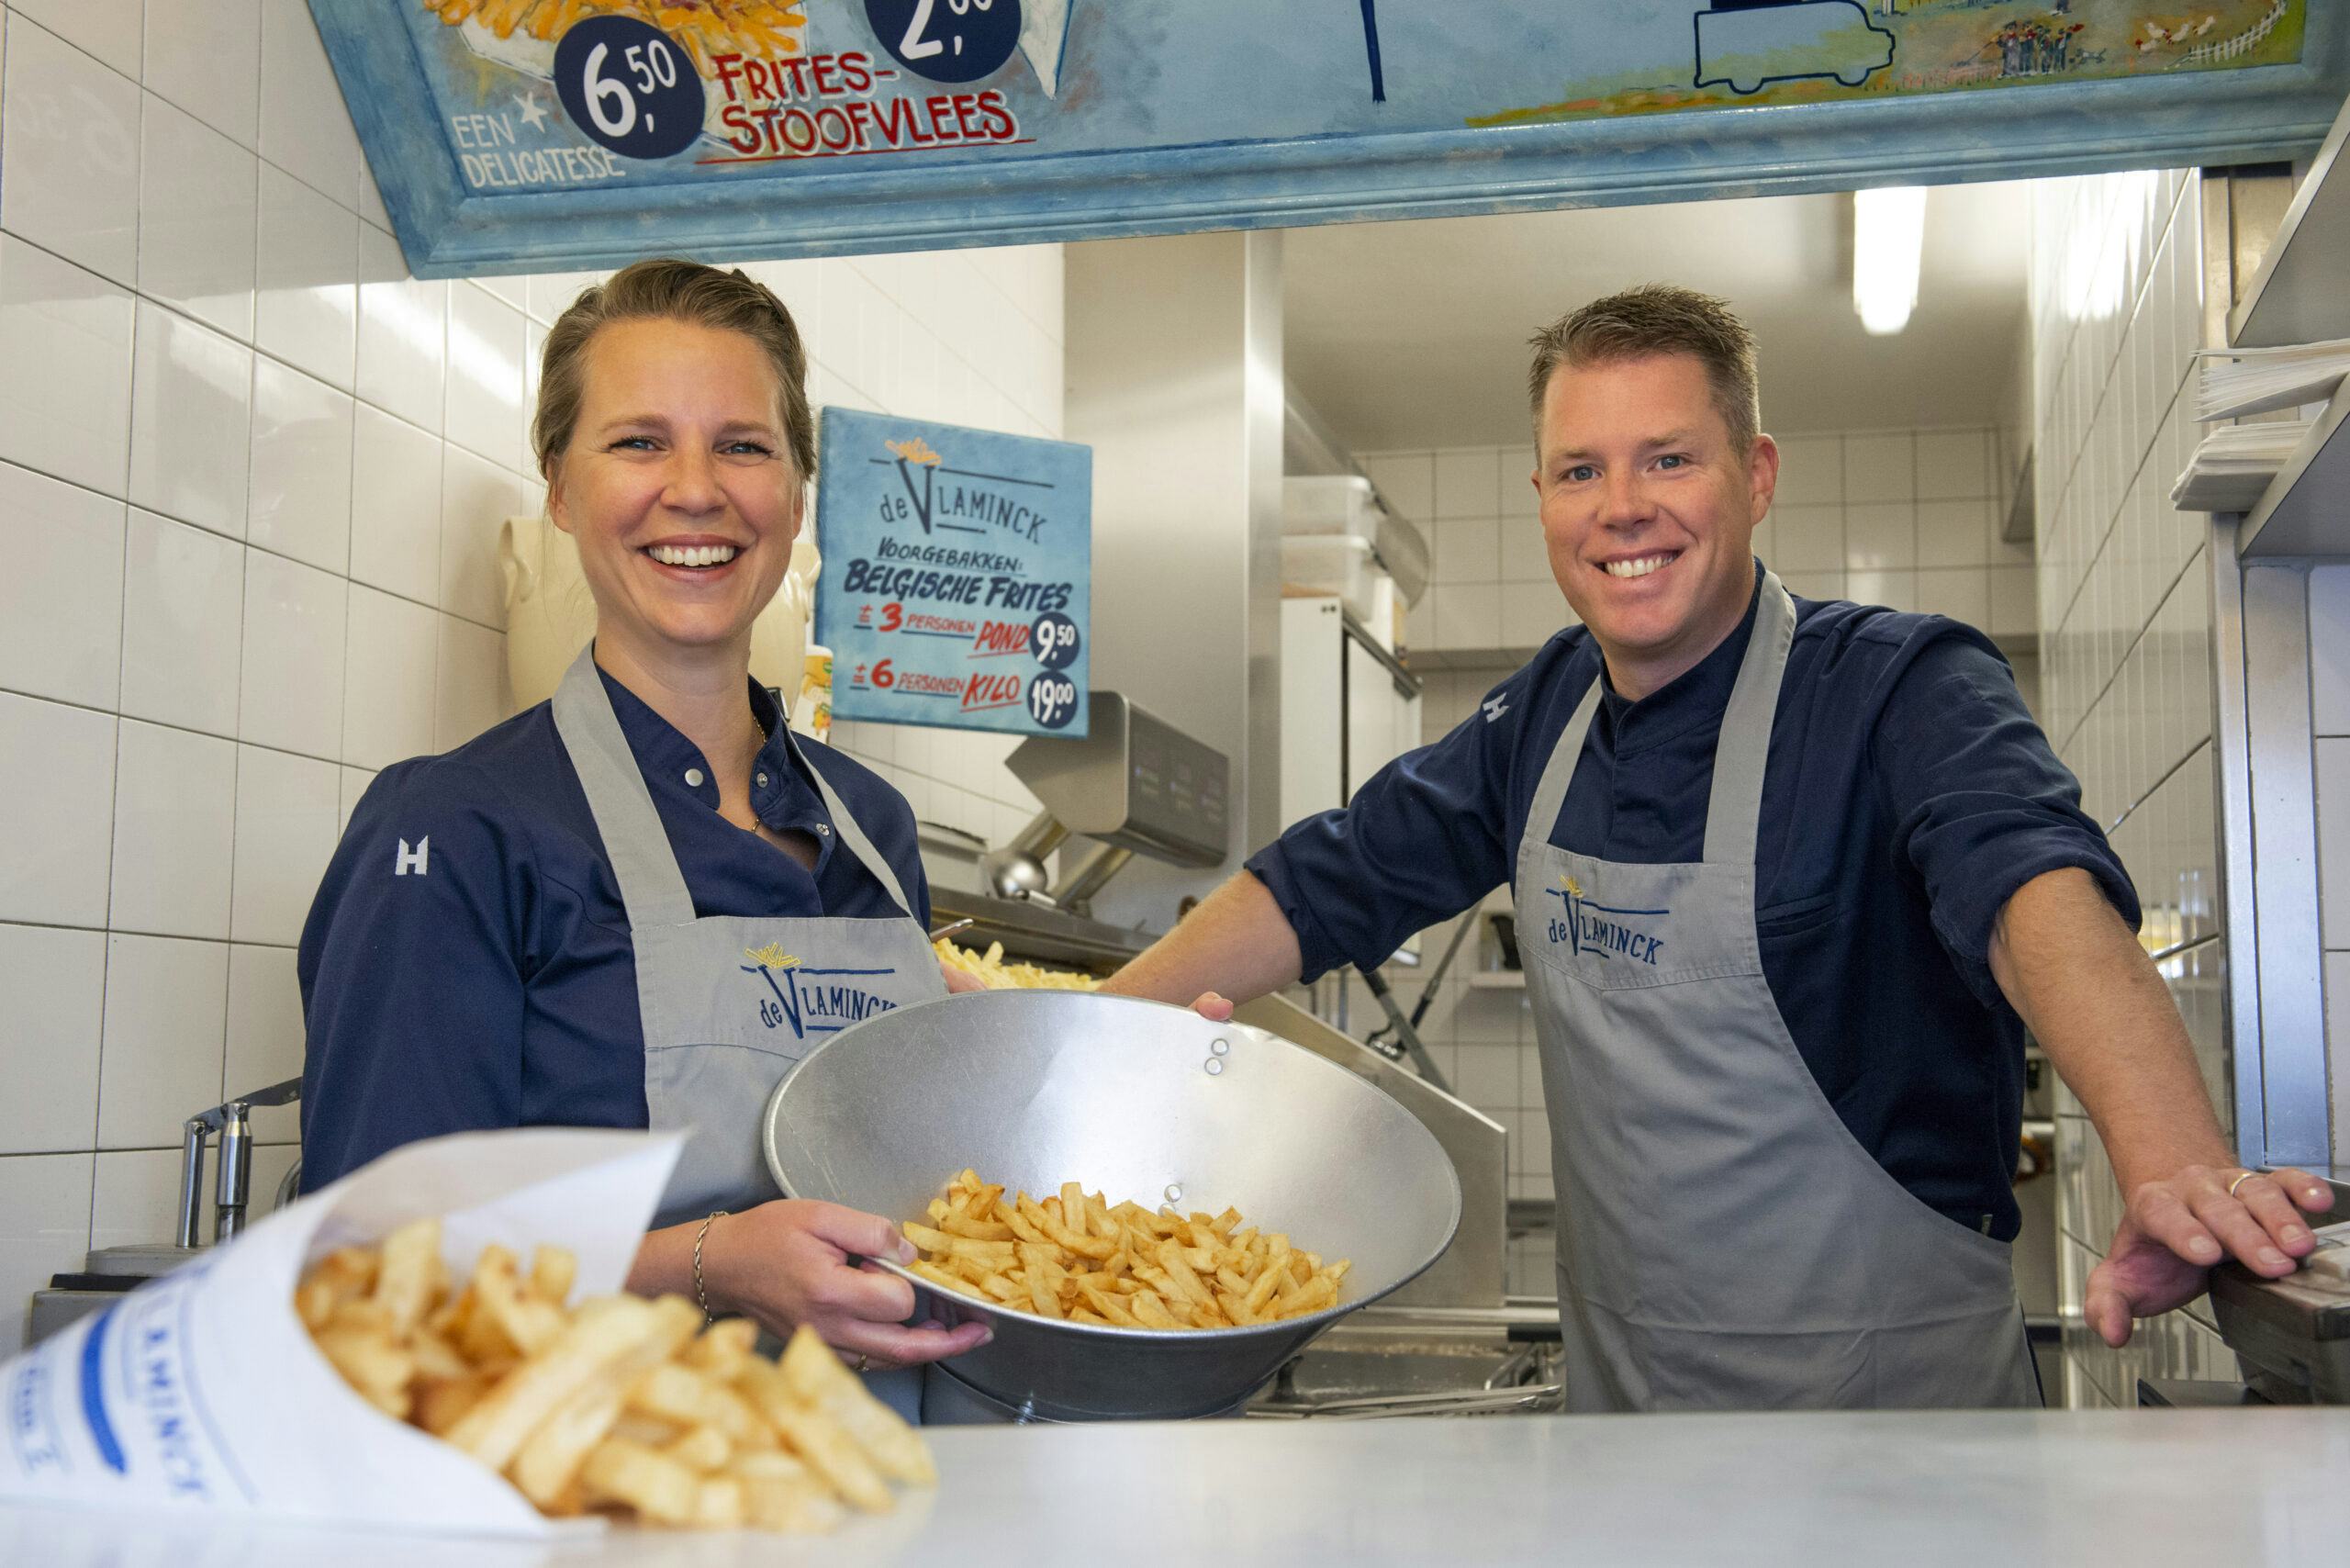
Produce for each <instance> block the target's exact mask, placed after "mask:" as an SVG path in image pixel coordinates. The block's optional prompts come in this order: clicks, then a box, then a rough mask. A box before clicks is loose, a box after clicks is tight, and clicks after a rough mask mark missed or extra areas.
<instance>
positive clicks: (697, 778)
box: [686, 767, 701, 790]
mask: <svg viewBox="0 0 2350 1568" xmlns="http://www.w3.org/2000/svg"><path fill="white" fill-rule="evenodd" d="M686 782H687V783H688V785H690V786H692V787H693V788H694V789H697V790H699V789H700V788H701V769H700V768H699V767H688V768H687V769H686Z"/></svg>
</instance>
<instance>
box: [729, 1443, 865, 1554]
mask: <svg viewBox="0 0 2350 1568" xmlns="http://www.w3.org/2000/svg"><path fill="white" fill-rule="evenodd" d="M734 1475H735V1478H736V1479H737V1480H739V1481H741V1482H742V1483H743V1502H744V1514H745V1517H746V1519H747V1522H749V1523H750V1524H751V1525H752V1526H753V1527H754V1528H755V1529H766V1530H778V1531H781V1532H782V1533H784V1534H786V1535H824V1534H829V1533H830V1532H832V1531H833V1530H835V1529H839V1528H840V1526H841V1521H842V1520H843V1519H844V1518H846V1517H847V1516H846V1514H845V1511H844V1510H843V1509H842V1507H841V1505H840V1503H839V1501H838V1499H836V1498H835V1497H834V1495H833V1494H832V1490H831V1488H829V1487H827V1486H826V1485H825V1484H823V1482H822V1481H821V1480H819V1479H818V1478H817V1476H816V1473H814V1472H813V1471H811V1470H810V1469H809V1468H808V1467H807V1466H806V1465H805V1464H802V1463H801V1462H800V1461H798V1460H796V1459H794V1458H792V1457H791V1456H790V1455H789V1454H788V1453H782V1452H779V1451H778V1452H776V1453H755V1454H744V1456H743V1457H742V1458H740V1459H738V1460H736V1461H735V1462H734Z"/></svg>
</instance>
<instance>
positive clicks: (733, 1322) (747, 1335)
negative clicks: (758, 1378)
mask: <svg viewBox="0 0 2350 1568" xmlns="http://www.w3.org/2000/svg"><path fill="white" fill-rule="evenodd" d="M758 1342H759V1326H758V1325H757V1324H755V1323H754V1322H752V1321H751V1320H750V1319H749V1318H747V1317H729V1318H725V1319H723V1320H722V1321H720V1322H717V1323H713V1324H711V1326H710V1327H707V1328H705V1329H703V1330H702V1331H701V1336H700V1338H697V1339H696V1340H695V1341H694V1342H693V1343H692V1344H690V1345H688V1346H687V1347H686V1355H685V1361H686V1364H687V1365H688V1366H689V1367H693V1368H696V1369H698V1370H699V1371H701V1372H708V1373H709V1374H710V1375H711V1377H713V1378H715V1379H717V1380H718V1381H719V1382H720V1383H733V1381H734V1376H735V1374H736V1373H737V1372H741V1371H742V1370H743V1363H744V1361H748V1360H749V1359H750V1357H751V1355H752V1354H753V1352H754V1351H755V1349H756V1347H757V1345H758Z"/></svg>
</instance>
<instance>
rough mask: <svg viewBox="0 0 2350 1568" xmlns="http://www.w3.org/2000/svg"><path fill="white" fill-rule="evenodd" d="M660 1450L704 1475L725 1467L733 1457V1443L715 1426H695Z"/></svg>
mask: <svg viewBox="0 0 2350 1568" xmlns="http://www.w3.org/2000/svg"><path fill="white" fill-rule="evenodd" d="M661 1451H662V1452H663V1453H666V1454H667V1455H668V1456H669V1457H670V1458H671V1459H674V1460H676V1461H677V1462H678V1463H679V1464H682V1465H685V1466H686V1467H688V1469H692V1470H699V1471H700V1472H701V1473H703V1474H705V1475H707V1474H709V1473H711V1472H712V1471H717V1470H723V1469H725V1468H726V1467H727V1465H728V1464H730V1463H732V1462H733V1458H734V1445H733V1443H730V1442H728V1441H727V1440H726V1434H725V1433H723V1432H722V1431H720V1430H719V1429H718V1428H715V1427H696V1428H694V1429H693V1430H692V1431H690V1432H688V1433H687V1434H686V1435H685V1436H684V1437H682V1438H677V1439H674V1440H672V1441H671V1442H669V1443H668V1444H667V1445H666V1446H665V1447H664V1448H663V1449H662V1450H661Z"/></svg>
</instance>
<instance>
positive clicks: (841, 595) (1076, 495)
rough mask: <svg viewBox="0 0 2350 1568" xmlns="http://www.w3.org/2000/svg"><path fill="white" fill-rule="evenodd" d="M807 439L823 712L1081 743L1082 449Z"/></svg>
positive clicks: (840, 433) (1087, 499)
mask: <svg viewBox="0 0 2350 1568" xmlns="http://www.w3.org/2000/svg"><path fill="white" fill-rule="evenodd" d="M1002 3H1003V0H998V4H1002ZM888 6H889V0H872V7H873V9H874V10H875V11H876V12H879V11H882V10H885V9H887V8H888ZM820 428H821V431H822V437H821V442H822V444H821V449H820V451H819V453H818V461H817V480H816V538H817V541H818V543H821V544H822V546H823V552H824V570H823V573H822V576H820V577H818V578H817V579H816V641H818V642H819V643H822V644H824V646H826V647H828V648H830V649H832V651H833V714H834V717H835V718H841V719H872V720H878V721H879V722H882V723H885V724H937V725H944V726H946V727H948V728H952V729H963V730H1005V731H1010V732H1011V733H1013V734H1023V735H1080V736H1081V735H1083V734H1085V733H1086V708H1087V703H1086V696H1087V693H1088V692H1089V690H1090V689H1091V681H1090V680H1089V678H1088V674H1087V672H1088V670H1089V669H1090V668H1091V651H1092V637H1093V625H1092V584H1093V449H1092V448H1091V447H1090V446H1079V445H1076V444H1073V443H1072V442H1066V441H1039V440H1037V439H1035V437H1033V436H1024V435H1002V434H999V433H998V432H996V431H975V430H967V429H965V428H964V427H962V426H960V425H941V424H933V423H931V422H929V421H928V420H900V419H892V418H890V416H888V415H886V414H867V413H862V412H859V411H857V410H856V409H825V410H824V413H823V422H822V426H821V427H820Z"/></svg>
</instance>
